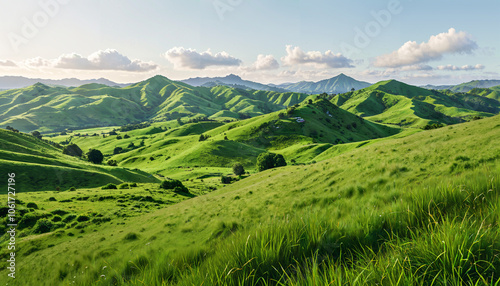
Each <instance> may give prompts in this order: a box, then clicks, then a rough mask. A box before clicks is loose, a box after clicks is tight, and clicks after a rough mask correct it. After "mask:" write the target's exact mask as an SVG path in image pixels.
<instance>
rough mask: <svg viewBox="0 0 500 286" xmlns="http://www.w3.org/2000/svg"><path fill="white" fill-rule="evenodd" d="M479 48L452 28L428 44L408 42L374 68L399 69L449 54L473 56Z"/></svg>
mask: <svg viewBox="0 0 500 286" xmlns="http://www.w3.org/2000/svg"><path fill="white" fill-rule="evenodd" d="M477 48H478V45H477V43H476V42H475V41H474V40H473V39H472V36H471V35H469V34H468V33H466V32H463V31H461V32H457V31H456V30H455V29H454V28H450V29H449V30H448V32H446V33H441V34H438V35H435V36H431V37H430V39H429V41H428V42H424V43H421V44H417V42H415V41H408V42H406V43H405V44H404V45H403V46H401V47H400V48H399V49H398V50H396V51H394V52H392V53H390V54H386V55H382V56H379V57H377V58H376V59H375V62H374V66H376V67H386V68H397V67H403V66H409V65H415V64H422V63H427V62H430V61H435V60H440V59H442V58H443V56H445V55H447V54H471V53H472V52H473V51H474V50H476V49H477Z"/></svg>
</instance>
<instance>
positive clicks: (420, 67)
mask: <svg viewBox="0 0 500 286" xmlns="http://www.w3.org/2000/svg"><path fill="white" fill-rule="evenodd" d="M433 69H434V68H433V67H431V66H429V65H411V66H404V67H401V68H400V69H399V70H401V71H431V70H433Z"/></svg>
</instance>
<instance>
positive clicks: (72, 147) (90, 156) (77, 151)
mask: <svg viewBox="0 0 500 286" xmlns="http://www.w3.org/2000/svg"><path fill="white" fill-rule="evenodd" d="M63 154H65V155H69V156H73V157H82V156H83V151H82V149H81V148H80V147H78V145H76V144H69V145H67V146H65V147H64V149H63ZM85 156H86V157H87V160H89V162H92V163H94V164H101V163H102V161H103V160H104V155H103V154H102V152H101V151H99V150H97V149H90V150H89V151H88V152H87V153H86V154H85Z"/></svg>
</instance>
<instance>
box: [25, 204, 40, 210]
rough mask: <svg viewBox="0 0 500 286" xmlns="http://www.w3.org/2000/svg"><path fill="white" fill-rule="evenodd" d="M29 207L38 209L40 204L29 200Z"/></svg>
mask: <svg viewBox="0 0 500 286" xmlns="http://www.w3.org/2000/svg"><path fill="white" fill-rule="evenodd" d="M26 207H27V208H29V209H38V205H37V204H35V203H34V202H29V203H28V204H27V205H26Z"/></svg>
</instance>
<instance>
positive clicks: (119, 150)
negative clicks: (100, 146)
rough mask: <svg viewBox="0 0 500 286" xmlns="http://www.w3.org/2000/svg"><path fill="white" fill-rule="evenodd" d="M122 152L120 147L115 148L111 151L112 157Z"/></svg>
mask: <svg viewBox="0 0 500 286" xmlns="http://www.w3.org/2000/svg"><path fill="white" fill-rule="evenodd" d="M122 151H123V148H122V147H115V149H113V155H116V154H120V153H121V152H122Z"/></svg>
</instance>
